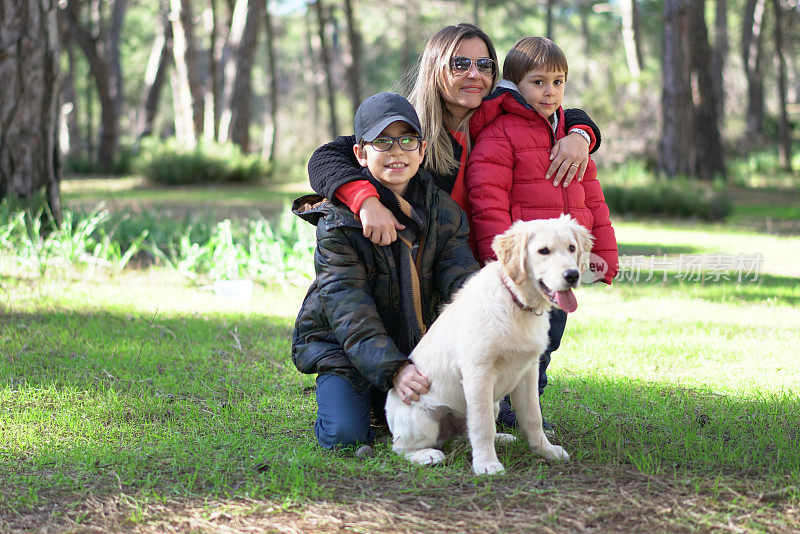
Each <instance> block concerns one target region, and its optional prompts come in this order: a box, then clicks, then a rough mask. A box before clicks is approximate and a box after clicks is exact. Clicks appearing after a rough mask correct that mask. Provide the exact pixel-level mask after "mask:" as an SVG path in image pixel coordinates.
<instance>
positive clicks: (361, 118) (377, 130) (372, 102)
mask: <svg viewBox="0 0 800 534" xmlns="http://www.w3.org/2000/svg"><path fill="white" fill-rule="evenodd" d="M394 121H403V122H406V123H408V124H409V125H410V126H411V127H412V128H414V130H415V131H416V132H417V133H418V134H419V135H422V127H421V126H420V124H419V117H417V112H416V111H414V107H413V106H412V105H411V103H410V102H409V101H408V100H406V99H405V98H404V97H402V96H400V95H398V94H397V93H389V92H384V93H378V94H376V95H372V96H371V97H369V98H367V99H366V100H364V101H363V102H362V103H361V105H360V106H358V109H357V110H356V117H355V120H354V121H353V126H354V128H355V134H356V142H360V141H366V142H368V143H369V142H370V141H374V140H375V138H376V137H378V136H379V135H380V134H381V132H382V131H383V130H384V128H386V127H387V126H389V125H390V124H391V123H393V122H394Z"/></svg>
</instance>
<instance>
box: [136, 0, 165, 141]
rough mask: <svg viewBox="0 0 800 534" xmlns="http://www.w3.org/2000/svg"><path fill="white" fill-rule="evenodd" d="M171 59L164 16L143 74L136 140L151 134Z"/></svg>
mask: <svg viewBox="0 0 800 534" xmlns="http://www.w3.org/2000/svg"><path fill="white" fill-rule="evenodd" d="M171 57H172V25H171V24H170V22H169V18H168V17H167V16H166V14H163V15H162V16H161V20H160V21H159V24H158V27H157V29H156V36H155V39H154V40H153V46H152V48H151V49H150V57H149V59H148V60H147V68H146V69H145V73H144V90H143V92H142V104H141V107H140V108H139V113H138V117H139V121H138V138H139V139H141V138H142V137H146V136H148V135H150V134H151V133H152V132H153V121H154V120H155V117H156V112H157V111H158V103H159V101H160V100H161V90H162V88H163V87H164V78H165V76H166V74H167V68H168V66H169V60H170V59H171Z"/></svg>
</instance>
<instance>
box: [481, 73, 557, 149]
mask: <svg viewBox="0 0 800 534" xmlns="http://www.w3.org/2000/svg"><path fill="white" fill-rule="evenodd" d="M506 113H513V114H515V115H519V116H521V117H526V118H529V119H533V120H541V121H543V122H544V123H546V124H547V125H548V126H550V124H549V121H548V120H547V118H545V117H544V116H543V115H541V114H540V113H539V112H538V111H536V110H535V109H533V108H532V107H530V105H528V103H527V102H525V99H524V98H523V97H522V94H521V93H520V92H519V89H518V88H517V86H516V84H514V83H513V82H510V81H508V80H502V81H501V82H500V83H499V84H498V85H497V87H496V88H495V90H494V91H492V93H491V94H490V95H489V96H487V97H486V98H484V99H483V102H481V105H480V107H479V108H478V109H477V111H475V113H473V114H472V117H471V118H470V119H469V135H470V137H471V138H472V140H473V141H475V139H477V138H478V134H479V133H481V130H483V129H484V128H485V127H486V126H488V125H489V124H491V123H492V122H494V120H495V119H497V117H499V116H500V115H503V114H506ZM556 113H558V129H559V130H561V131H563V129H564V109H563V108H562V107H561V106H558V109H557V110H556ZM556 137H560V135H558V136H556Z"/></svg>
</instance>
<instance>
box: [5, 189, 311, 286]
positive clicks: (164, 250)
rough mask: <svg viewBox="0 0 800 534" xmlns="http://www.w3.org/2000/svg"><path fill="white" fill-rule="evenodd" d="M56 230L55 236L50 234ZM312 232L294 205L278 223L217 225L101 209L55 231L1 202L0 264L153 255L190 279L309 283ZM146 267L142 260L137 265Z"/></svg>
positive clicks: (67, 218)
mask: <svg viewBox="0 0 800 534" xmlns="http://www.w3.org/2000/svg"><path fill="white" fill-rule="evenodd" d="M48 227H50V228H51V229H50V231H49V232H48V231H46V229H47V228H48ZM315 246H316V239H315V231H314V227H313V226H312V225H310V224H308V223H306V222H304V221H302V220H301V219H300V218H298V217H295V216H294V214H292V212H291V210H290V209H289V208H288V206H287V207H286V208H285V209H284V211H283V213H282V214H281V215H280V217H279V218H278V220H277V221H275V222H272V223H271V222H268V221H267V220H266V219H264V218H263V217H257V218H254V219H249V220H244V221H235V222H234V221H231V220H229V219H226V220H224V221H221V222H215V221H211V220H208V218H206V219H203V218H201V217H198V216H187V217H186V218H185V219H184V220H181V221H175V220H172V219H170V218H169V217H166V216H160V215H151V214H143V215H141V216H133V215H129V214H125V215H122V216H119V215H115V214H111V213H109V211H108V210H106V209H104V208H103V207H102V206H98V207H96V208H95V209H93V210H92V211H90V212H89V213H77V212H72V211H64V213H63V215H62V223H61V225H60V226H55V225H54V223H53V222H52V219H50V218H49V217H48V216H47V214H46V212H45V211H43V210H39V211H38V212H34V211H31V210H30V209H24V210H23V209H16V208H14V207H12V206H11V203H10V202H8V201H2V202H0V263H7V262H10V263H11V264H13V265H17V266H20V267H22V268H24V269H31V270H34V271H39V272H40V273H42V274H43V273H44V272H45V271H46V270H47V269H48V268H50V267H59V268H75V267H89V268H90V269H94V268H95V267H97V266H100V267H105V268H108V269H111V270H116V271H119V270H122V269H124V268H125V267H126V266H128V265H129V262H130V261H131V260H133V259H134V258H137V259H140V258H141V257H142V256H144V257H145V258H149V260H150V261H145V262H144V263H145V264H149V263H155V264H156V265H163V266H166V267H169V268H173V269H175V270H177V271H179V272H180V273H182V274H184V275H186V276H188V277H190V278H193V279H194V278H207V279H211V280H226V279H236V278H250V279H256V280H265V281H276V280H277V281H291V282H302V283H305V282H307V280H308V279H309V278H313V277H314V262H313V256H314V249H315ZM136 263H139V264H141V262H136Z"/></svg>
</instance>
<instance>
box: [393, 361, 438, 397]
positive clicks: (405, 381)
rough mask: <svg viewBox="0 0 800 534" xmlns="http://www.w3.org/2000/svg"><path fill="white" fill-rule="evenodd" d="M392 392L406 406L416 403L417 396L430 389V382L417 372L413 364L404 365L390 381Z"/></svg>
mask: <svg viewBox="0 0 800 534" xmlns="http://www.w3.org/2000/svg"><path fill="white" fill-rule="evenodd" d="M392 385H393V386H394V390H395V391H396V392H397V394H398V395H399V396H400V400H401V401H403V402H404V403H406V404H411V402H412V401H418V400H419V396H420V395H423V394H425V393H427V392H428V388H430V387H431V383H430V381H429V380H428V379H427V378H425V376H424V375H423V374H422V373H420V372H419V369H418V368H417V366H416V365H414V364H413V363H409V364H406V365H405V366H404V367H403V368H402V369H400V372H399V373H397V374H396V375H395V377H394V378H393V379H392Z"/></svg>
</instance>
